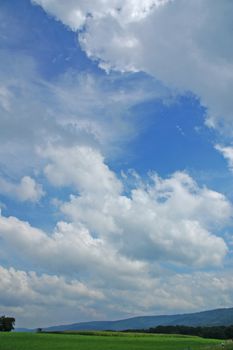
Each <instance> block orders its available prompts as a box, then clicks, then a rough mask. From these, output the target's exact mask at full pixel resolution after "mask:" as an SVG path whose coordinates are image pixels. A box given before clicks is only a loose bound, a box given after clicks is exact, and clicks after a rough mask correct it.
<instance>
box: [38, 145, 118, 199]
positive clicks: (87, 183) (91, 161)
mask: <svg viewBox="0 0 233 350" xmlns="http://www.w3.org/2000/svg"><path fill="white" fill-rule="evenodd" d="M40 153H41V155H42V156H44V157H46V158H48V159H52V162H50V163H49V164H48V165H47V166H46V167H45V174H46V176H47V177H48V179H49V181H50V182H51V183H52V184H53V185H56V186H62V185H63V186H64V185H73V186H74V187H75V188H76V189H77V190H78V191H80V192H82V193H83V192H84V193H87V194H88V193H91V194H94V193H100V195H101V196H104V195H108V194H110V195H111V194H114V193H119V192H121V187H122V186H121V183H120V181H119V180H118V179H117V178H116V176H115V174H114V173H113V172H112V171H110V169H109V168H108V167H107V165H106V164H104V159H103V156H102V155H101V154H100V153H99V152H98V151H95V150H94V149H92V148H91V147H73V148H68V149H66V148H64V147H57V148H53V147H50V148H48V149H46V150H44V151H41V152H40Z"/></svg>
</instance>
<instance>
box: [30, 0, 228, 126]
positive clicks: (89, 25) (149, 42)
mask: <svg viewBox="0 0 233 350" xmlns="http://www.w3.org/2000/svg"><path fill="white" fill-rule="evenodd" d="M33 3H37V4H39V5H41V6H42V7H43V8H44V9H45V11H47V12H48V13H50V14H52V15H54V16H55V17H56V18H57V19H58V20H60V21H62V22H63V23H64V24H66V25H67V26H68V27H70V29H72V30H74V31H76V30H79V29H82V30H81V31H80V32H79V33H78V37H79V41H80V43H81V45H82V48H83V49H84V50H85V51H86V53H87V55H88V56H89V57H91V58H93V59H97V60H99V62H100V66H101V67H103V68H104V69H107V70H108V69H115V70H120V71H138V70H140V71H145V72H147V73H149V74H151V75H153V76H155V77H156V78H157V79H159V80H161V81H163V82H164V83H165V84H167V85H168V86H169V87H171V88H175V89H178V91H180V92H181V93H184V92H186V91H191V92H192V93H194V94H195V95H196V96H197V97H198V98H200V100H201V103H202V104H203V105H204V106H205V107H206V108H207V109H208V111H207V124H208V125H209V126H211V127H219V128H222V126H224V125H225V126H227V128H225V130H226V131H227V132H230V130H231V129H232V128H229V126H231V127H232V109H233V106H232V98H231V91H232V88H233V74H232V72H233V69H232V65H233V61H232V57H233V55H232V54H233V52H232V45H231V32H232V19H231V13H232V10H233V4H232V3H231V2H229V1H228V0H223V1H221V2H214V3H213V1H211V0H205V1H202V0H197V1H196V0H195V1H186V0H173V1H155V0H148V1H145V0H144V1H131V0H127V1H121V0H112V1H108V2H105V1H101V0H100V1H96V2H94V3H93V2H91V1H90V2H89V1H87V2H86V1H85V4H84V3H83V2H82V1H72V0H70V1H67V2H66V5H64V4H61V2H60V1H59V0H56V1H53V2H51V1H48V0H33ZM161 5H162V6H161Z"/></svg>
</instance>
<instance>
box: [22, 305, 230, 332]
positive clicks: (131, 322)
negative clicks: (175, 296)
mask: <svg viewBox="0 0 233 350" xmlns="http://www.w3.org/2000/svg"><path fill="white" fill-rule="evenodd" d="M160 325H161V326H168V325H170V326H176V325H182V326H193V327H195V326H196V327H197V326H229V325H233V307H232V308H220V309H214V310H207V311H200V312H193V313H184V314H175V315H156V316H137V317H130V318H127V319H120V320H116V321H90V322H78V323H72V324H66V325H58V326H51V327H44V328H43V330H44V331H48V332H54V331H66V330H70V331H74V330H113V331H122V330H126V329H146V328H150V327H156V326H160ZM16 331H20V329H16ZM28 331H32V330H28Z"/></svg>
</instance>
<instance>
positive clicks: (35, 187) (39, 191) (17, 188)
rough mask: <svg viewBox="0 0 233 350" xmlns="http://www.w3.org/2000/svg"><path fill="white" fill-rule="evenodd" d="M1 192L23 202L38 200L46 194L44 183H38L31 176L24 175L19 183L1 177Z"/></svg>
mask: <svg viewBox="0 0 233 350" xmlns="http://www.w3.org/2000/svg"><path fill="white" fill-rule="evenodd" d="M0 193H2V194H4V195H7V196H9V197H12V198H14V199H16V200H19V201H21V202H25V201H29V202H38V201H39V200H40V199H41V198H42V197H43V196H44V195H45V192H44V191H43V188H42V185H40V184H38V183H37V182H36V181H35V180H34V179H32V178H31V177H30V176H24V177H23V178H22V179H21V180H20V183H19V184H15V183H12V182H10V181H7V180H5V179H4V178H2V177H0Z"/></svg>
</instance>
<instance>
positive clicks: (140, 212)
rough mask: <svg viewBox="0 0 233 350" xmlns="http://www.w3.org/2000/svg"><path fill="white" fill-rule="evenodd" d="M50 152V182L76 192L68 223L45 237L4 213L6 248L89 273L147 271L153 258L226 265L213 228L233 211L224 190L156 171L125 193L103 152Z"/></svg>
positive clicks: (0, 225)
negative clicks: (93, 269)
mask: <svg viewBox="0 0 233 350" xmlns="http://www.w3.org/2000/svg"><path fill="white" fill-rule="evenodd" d="M44 154H45V155H46V156H47V157H49V164H48V166H46V168H45V169H46V173H47V176H48V177H49V179H50V181H52V182H53V184H54V185H59V186H61V185H63V186H65V185H67V186H70V185H71V186H73V189H74V192H75V195H72V196H71V198H70V201H69V202H67V203H63V204H62V205H61V211H62V212H63V213H65V214H66V216H67V218H68V219H69V220H70V223H66V222H60V223H58V224H57V227H56V229H55V231H54V233H53V234H52V235H47V234H46V233H45V232H43V231H41V230H38V229H35V228H33V227H31V226H30V225H29V224H27V223H25V222H21V221H20V220H18V219H16V218H14V217H9V218H5V217H3V216H2V217H1V218H0V235H1V237H2V238H3V242H5V243H6V245H7V249H13V250H14V251H17V250H19V251H20V254H22V252H23V253H24V257H25V259H30V260H33V261H34V262H35V261H39V263H40V264H43V265H44V266H45V265H46V264H47V266H50V267H51V268H52V269H53V270H55V271H57V269H62V270H64V271H66V272H67V271H68V270H70V271H74V270H76V271H77V269H79V270H80V268H82V269H85V268H86V269H87V270H90V269H91V266H93V264H94V265H98V266H99V267H98V269H99V270H100V272H101V273H102V274H104V273H106V271H107V270H108V271H109V268H111V270H112V269H114V270H115V271H119V269H120V270H121V271H126V272H127V271H131V272H132V271H135V269H136V270H137V269H140V268H142V269H144V263H143V262H148V261H157V262H158V261H170V262H173V263H178V264H179V263H181V264H184V265H191V266H199V267H200V266H206V265H219V264H221V263H222V261H223V258H224V256H225V255H226V253H227V246H226V244H225V242H224V240H223V239H222V238H221V237H218V236H216V235H215V234H213V233H212V231H215V230H218V229H219V228H220V227H222V226H224V225H226V224H227V223H229V220H230V218H231V215H232V207H231V205H230V203H229V202H228V200H227V199H226V198H225V197H224V196H223V195H221V194H219V193H217V192H214V191H211V190H208V189H207V188H200V187H198V185H197V184H196V183H195V182H194V180H193V179H192V178H191V177H190V176H189V175H187V174H185V173H175V174H173V175H172V176H171V177H170V178H168V179H161V178H159V177H158V176H156V175H152V176H151V178H150V179H149V182H148V183H143V182H142V183H141V184H140V183H139V184H137V185H135V188H134V189H133V190H132V191H131V193H130V194H129V195H128V196H126V195H124V194H123V182H122V181H120V180H119V179H118V178H117V176H116V174H114V173H113V172H112V171H111V170H110V169H109V167H108V166H107V165H106V164H105V163H104V159H103V157H102V156H101V154H100V153H99V152H98V151H96V150H94V149H91V148H90V147H81V148H77V147H74V148H62V147H60V148H56V149H52V148H50V149H49V150H48V151H45V152H44ZM77 194H78V195H77ZM35 246H37V249H36V252H35V251H34V247H35ZM64 252H66V253H65V254H64ZM61 257H62V259H61ZM87 258H88V264H87V263H86V260H87ZM140 261H142V263H139V262H140ZM109 272H110V271H109ZM127 274H128V272H127Z"/></svg>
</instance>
